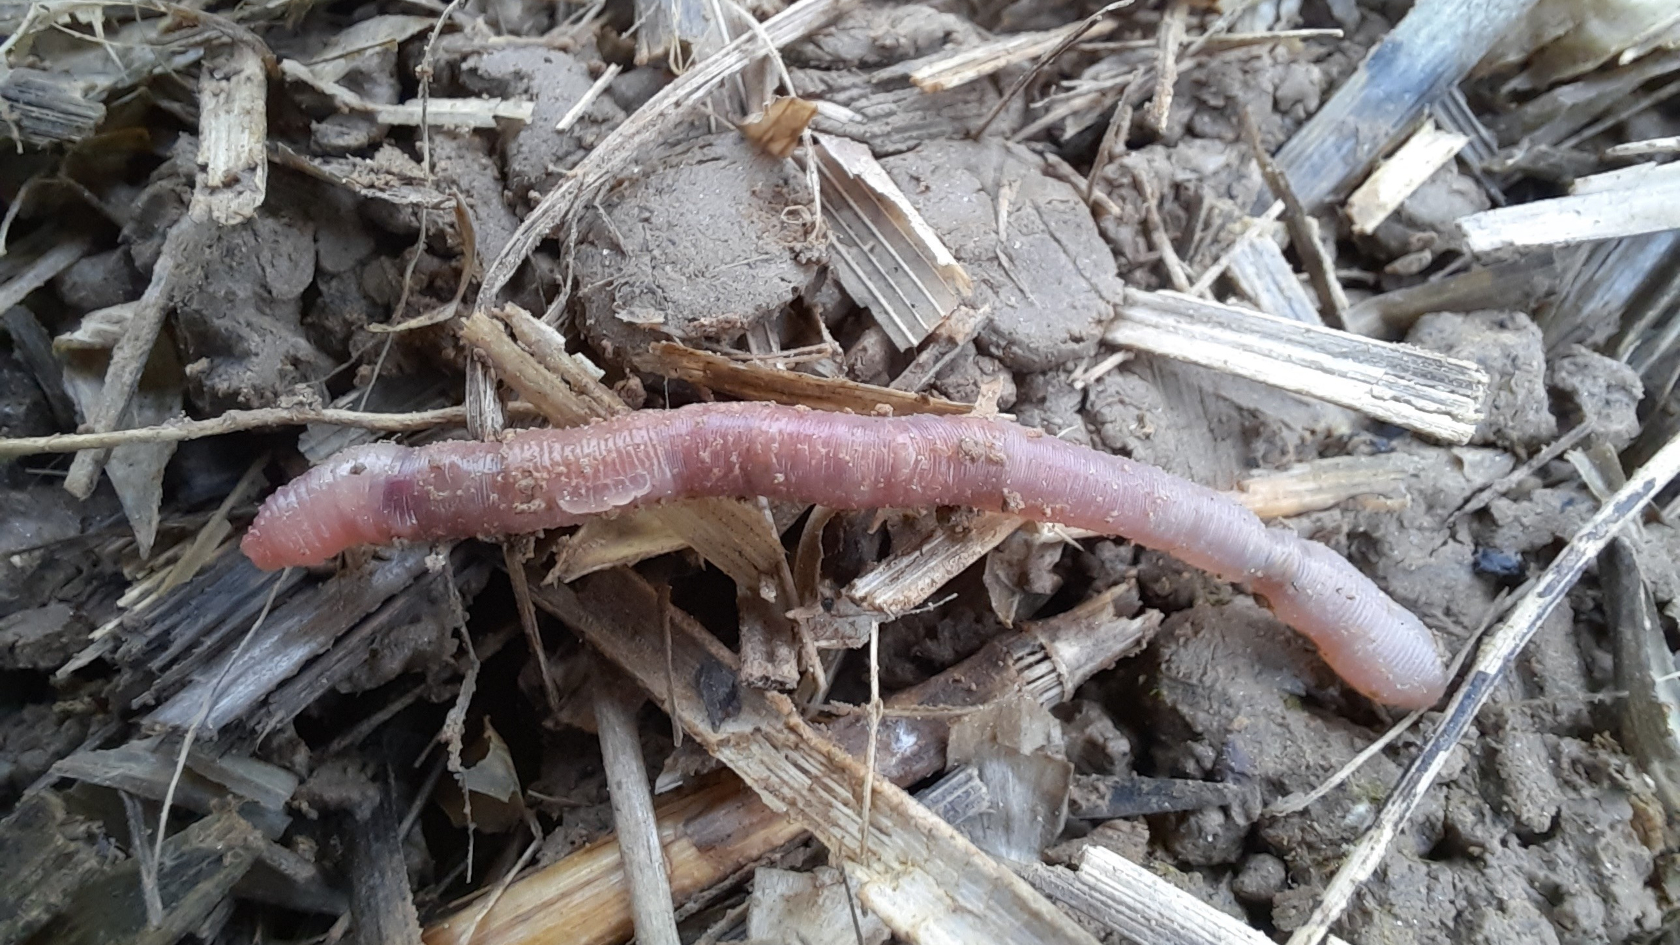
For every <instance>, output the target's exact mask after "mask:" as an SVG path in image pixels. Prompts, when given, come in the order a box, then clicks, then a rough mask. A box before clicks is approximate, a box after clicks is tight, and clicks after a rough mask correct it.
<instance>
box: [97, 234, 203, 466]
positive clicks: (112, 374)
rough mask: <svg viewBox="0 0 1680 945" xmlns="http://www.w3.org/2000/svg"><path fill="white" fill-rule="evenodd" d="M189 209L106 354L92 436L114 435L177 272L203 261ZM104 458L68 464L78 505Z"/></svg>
mask: <svg viewBox="0 0 1680 945" xmlns="http://www.w3.org/2000/svg"><path fill="white" fill-rule="evenodd" d="M194 203H195V205H194V206H189V207H188V208H187V211H186V212H185V213H183V214H182V215H181V218H180V219H179V220H176V221H175V224H174V225H173V226H171V227H170V228H169V235H168V236H166V237H165V238H164V241H163V249H162V251H160V252H159V254H158V258H157V262H156V263H155V264H154V265H153V266H152V281H151V282H150V283H149V284H148V285H147V286H146V291H145V292H143V293H142V294H141V295H140V298H139V300H138V301H136V302H135V303H134V313H133V316H132V317H131V318H130V319H129V322H128V328H127V330H126V331H124V332H123V335H122V338H121V339H120V340H119V341H118V342H117V346H116V347H115V348H113V349H112V350H111V363H110V365H109V366H108V367H107V368H106V369H105V387H104V389H103V390H101V391H100V394H99V402H98V404H96V405H95V406H94V408H93V410H91V411H89V416H88V418H87V426H88V429H89V430H90V431H91V432H94V433H109V432H110V431H112V430H114V429H116V427H117V421H118V420H120V419H121V418H122V414H123V410H124V409H125V408H127V407H128V402H129V400H130V399H132V398H133V397H134V391H135V389H136V388H137V387H139V385H140V373H141V371H142V370H144V368H145V367H146V361H147V360H148V359H149V358H150V357H151V355H152V346H153V345H154V344H156V343H157V337H158V332H159V331H160V330H161V329H162V328H163V316H164V315H165V314H166V313H167V312H168V311H169V305H170V303H171V302H172V301H173V300H174V299H173V296H174V294H175V282H176V276H177V274H178V273H179V272H180V271H181V270H182V269H185V268H189V267H191V266H192V264H193V263H192V258H193V257H196V256H200V255H202V253H201V252H200V251H201V250H202V249H203V244H204V242H205V240H206V239H207V236H208V233H209V232H210V230H211V225H210V224H209V223H208V222H207V221H205V220H203V219H200V217H199V213H200V212H201V211H200V209H199V207H198V206H196V203H197V201H195V202H194ZM202 212H208V211H202ZM108 458H110V452H109V451H107V450H100V449H93V450H86V451H84V452H81V453H78V454H77V455H76V458H75V460H74V461H73V462H72V463H71V464H70V474H69V475H68V476H67V477H65V480H64V488H65V490H66V491H68V492H69V493H70V494H71V495H73V496H75V497H77V498H78V499H85V498H87V497H88V496H90V495H92V494H93V489H94V486H96V485H98V483H99V473H100V471H101V470H103V469H104V468H105V461H106V460H107V459H108Z"/></svg>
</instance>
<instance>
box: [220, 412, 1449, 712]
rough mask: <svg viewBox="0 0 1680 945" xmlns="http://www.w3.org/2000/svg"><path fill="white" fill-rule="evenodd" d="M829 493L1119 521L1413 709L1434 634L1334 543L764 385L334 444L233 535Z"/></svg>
mask: <svg viewBox="0 0 1680 945" xmlns="http://www.w3.org/2000/svg"><path fill="white" fill-rule="evenodd" d="M719 496H722V497H747V496H764V497H767V498H770V499H778V500H783V501H789V502H801V503H805V504H818V505H823V506H827V507H830V508H841V509H883V508H928V507H934V506H968V507H972V508H977V509H981V510H985V511H993V512H999V511H1002V512H1009V513H1012V514H1015V515H1019V516H1022V517H1024V518H1028V519H1033V520H1036V521H1045V522H1057V523H1061V524H1064V525H1069V526H1073V527H1075V528H1083V529H1088V530H1090V531H1092V532H1094V533H1098V534H1107V535H1122V536H1125V537H1127V538H1129V539H1131V540H1133V541H1136V542H1137V543H1139V544H1141V545H1144V546H1146V547H1149V548H1155V549H1158V550H1161V551H1165V552H1168V553H1169V554H1172V555H1174V556H1176V557H1178V558H1179V559H1180V560H1182V561H1184V562H1186V563H1188V564H1191V565H1193V566H1195V567H1199V568H1202V569H1204V570H1207V571H1210V572H1212V573H1213V574H1215V575H1217V576H1219V577H1221V578H1223V579H1225V580H1229V581H1237V582H1242V583H1244V584H1246V585H1247V586H1248V587H1249V588H1250V589H1251V590H1252V591H1253V592H1254V593H1255V594H1256V595H1258V596H1260V597H1262V598H1263V599H1264V600H1265V601H1266V603H1267V604H1268V605H1269V606H1270V607H1271V609H1272V610H1273V612H1274V613H1276V614H1277V615H1278V617H1279V618H1280V619H1282V620H1283V621H1284V622H1285V623H1288V624H1289V625H1290V626H1293V627H1294V628H1295V629H1297V630H1299V631H1301V632H1302V633H1303V634H1305V635H1306V636H1308V637H1309V638H1311V639H1312V640H1313V641H1314V642H1315V643H1316V644H1317V645H1318V647H1319V650H1320V651H1321V652H1322V653H1323V655H1324V658H1325V660H1326V661H1327V662H1328V663H1329V664H1330V666H1331V667H1332V668H1333V669H1335V670H1336V671H1337V672H1338V673H1340V674H1341V675H1342V677H1343V678H1344V679H1346V680H1347V681H1348V682H1349V683H1350V684H1351V685H1353V686H1354V687H1355V688H1356V689H1358V690H1359V691H1361V692H1363V693H1365V694H1366V695H1368V696H1370V697H1372V698H1373V699H1377V700H1379V701H1382V702H1386V703H1389V704H1392V705H1397V706H1402V707H1405V708H1421V707H1424V706H1428V705H1430V704H1432V703H1433V702H1434V701H1435V700H1436V699H1437V698H1439V696H1440V694H1441V691H1442V688H1443V687H1444V685H1445V675H1444V672H1443V669H1442V666H1441V660H1440V656H1439V655H1438V653H1437V651H1436V648H1435V643H1434V638H1433V637H1432V636H1431V635H1430V633H1429V631H1428V629H1427V628H1425V627H1424V626H1423V624H1422V623H1421V622H1419V621H1418V619H1417V618H1416V617H1415V616H1413V615H1412V614H1411V613H1410V612H1408V611H1407V610H1405V608H1403V607H1401V606H1399V605H1398V604H1396V603H1395V602H1394V601H1393V600H1391V599H1389V597H1388V596H1387V595H1386V594H1384V593H1383V592H1382V591H1381V590H1380V589H1378V588H1377V586H1376V585H1375V584H1373V583H1372V582H1371V580H1370V579H1369V578H1367V577H1365V576H1364V575H1363V574H1361V573H1360V572H1359V571H1358V570H1357V569H1355V568H1354V567H1353V566H1352V565H1350V564H1349V563H1348V562H1347V560H1346V559H1344V558H1342V557H1341V556H1340V555H1337V554H1336V553H1335V552H1333V551H1331V550H1330V549H1328V548H1326V547H1324V546H1323V545H1321V544H1319V543H1317V542H1314V541H1308V540H1305V539H1302V538H1300V537H1299V536H1297V535H1296V534H1295V533H1294V532H1291V531H1288V530H1286V529H1281V528H1279V529H1268V528H1267V527H1266V526H1265V525H1264V524H1263V523H1262V522H1261V521H1260V519H1259V518H1257V517H1256V516H1255V515H1254V514H1253V513H1252V512H1250V511H1248V510H1247V509H1245V508H1243V507H1242V506H1241V505H1238V504H1237V503H1236V502H1234V501H1232V500H1231V499H1230V498H1228V497H1226V496H1223V495H1220V494H1219V493H1217V492H1214V491H1213V490H1211V489H1207V488H1205V487H1203V486H1199V485H1197V484H1195V483H1192V482H1190V481H1188V480H1185V479H1180V478H1179V477H1177V476H1173V475H1171V474H1169V473H1166V472H1163V471H1162V470H1160V469H1156V468H1155V467H1153V466H1148V465H1145V464H1142V463H1137V462H1133V461H1132V460H1129V459H1126V458H1124V457H1121V456H1112V455H1109V454H1106V453H1100V452H1097V451H1095V450H1091V449H1088V448H1086V447H1082V446H1077V445H1074V444H1071V443H1068V442H1066V441H1063V440H1060V439H1057V438H1056V437H1052V436H1048V435H1046V434H1044V433H1043V432H1042V431H1038V430H1029V429H1026V428H1024V427H1020V426H1017V425H1015V424H1013V423H1008V422H1005V421H1002V420H999V419H996V418H980V417H972V416H970V417H951V416H933V415H925V414H924V415H916V416H908V417H872V416H858V415H855V414H842V413H829V412H824V411H815V410H810V409H807V408H801V407H785V406H780V405H776V404H766V403H746V404H699V405H694V406H690V407H683V408H680V409H677V410H664V411H658V410H649V411H640V412H637V413H633V414H629V415H626V416H621V417H617V418H614V419H612V420H608V421H602V422H599V423H595V424H592V425H589V426H584V427H573V428H567V429H548V430H530V431H524V432H520V433H516V434H513V435H512V436H510V437H508V438H507V439H505V440H503V441H501V442H490V443H479V442H450V443H440V444H435V445H432V446H427V447H423V448H419V449H410V448H405V447H401V446H397V445H394V444H390V443H376V444H371V445H367V446H360V447H356V448H354V449H350V450H346V451H344V452H342V453H340V454H338V455H337V456H336V457H334V458H332V459H330V460H328V461H327V462H325V463H323V464H321V465H320V466H317V467H316V468H315V469H313V470H311V471H310V472H309V473H308V474H306V475H305V476H303V477H302V478H300V479H298V480H297V481H295V482H293V483H291V484H290V485H288V486H286V487H285V488H283V489H281V490H280V491H279V492H277V493H275V494H274V495H273V496H271V497H270V498H269V500H268V501H267V502H266V503H265V504H264V505H263V507H262V509H261V511H260V512H259V513H258V515H257V519H256V521H255V523H254V524H253V525H252V527H251V529H250V531H249V532H247V533H246V535H245V538H244V541H243V544H242V547H243V548H244V550H245V553H246V554H247V555H249V556H250V558H251V560H252V561H253V562H255V563H256V564H257V565H258V566H259V567H262V568H270V569H272V568H278V567H284V566H287V565H313V564H320V563H322V562H324V561H326V560H328V559H330V558H331V557H332V556H333V555H335V554H338V553H339V552H341V551H344V550H346V549H348V548H351V547H354V546H356V545H362V544H388V543H390V542H392V541H395V540H399V539H403V540H436V539H445V538H465V537H470V536H475V535H508V534H522V533H528V532H534V531H538V530H542V529H548V528H555V527H558V526H562V525H571V524H576V523H578V522H581V521H583V520H584V519H587V518H589V517H591V516H595V515H600V514H603V513H609V512H614V511H617V510H623V509H633V508H639V507H643V506H648V505H653V504H657V503H660V502H664V501H667V500H672V499H685V498H700V497H719Z"/></svg>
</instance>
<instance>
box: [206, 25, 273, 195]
mask: <svg viewBox="0 0 1680 945" xmlns="http://www.w3.org/2000/svg"><path fill="white" fill-rule="evenodd" d="M198 95H199V106H198V111H199V127H198V164H199V166H200V167H201V168H203V170H202V172H201V175H200V180H201V183H202V193H203V195H204V199H205V200H206V201H207V202H208V204H209V209H210V218H211V219H213V220H215V221H216V223H218V224H219V225H221V226H237V225H238V224H240V223H244V222H245V221H246V220H249V219H251V218H252V217H254V216H256V215H257V208H258V207H260V206H262V202H263V200H264V198H266V197H267V196H268V154H267V153H266V152H265V148H266V146H267V143H268V74H267V72H266V70H265V69H264V65H263V60H262V56H261V55H260V54H258V52H257V51H256V50H255V49H253V48H252V47H251V46H249V45H247V44H245V43H228V44H225V45H223V46H221V47H219V48H218V49H217V50H216V51H213V52H212V53H210V54H208V59H207V61H206V62H205V65H204V72H203V75H202V76H201V77H200V78H199V82H198Z"/></svg>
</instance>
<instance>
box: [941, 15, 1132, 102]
mask: <svg viewBox="0 0 1680 945" xmlns="http://www.w3.org/2000/svg"><path fill="white" fill-rule="evenodd" d="M1113 29H1114V24H1112V23H1110V22H1107V21H1104V22H1101V23H1098V24H1096V25H1095V26H1091V27H1087V26H1086V25H1085V24H1084V23H1070V24H1068V25H1067V26H1062V27H1058V28H1056V29H1051V30H1039V31H1037V32H1032V33H1016V34H1015V35H1013V36H1000V37H998V38H997V39H994V40H989V41H987V42H984V43H980V44H979V45H976V46H970V47H968V48H967V49H959V50H957V51H956V52H954V53H946V54H940V55H936V56H934V57H932V58H930V59H927V60H923V61H922V62H921V63H920V64H919V65H917V66H916V68H915V69H913V70H911V72H910V81H911V82H913V83H915V85H916V87H917V88H919V89H921V90H922V91H923V92H943V91H946V90H947V89H954V88H957V87H959V86H963V85H967V84H968V83H970V82H973V81H974V80H976V79H983V78H985V77H986V76H989V75H993V74H995V73H997V72H999V71H1002V70H1004V69H1007V68H1009V67H1010V66H1014V65H1019V64H1020V63H1023V62H1026V61H1027V60H1029V59H1036V58H1038V57H1039V56H1042V55H1044V54H1045V53H1047V52H1050V51H1051V50H1053V49H1055V48H1056V47H1057V46H1059V45H1061V44H1062V43H1063V42H1065V41H1066V40H1067V38H1068V37H1069V36H1074V37H1076V38H1083V39H1086V40H1092V39H1100V38H1101V37H1103V36H1106V35H1108V34H1109V33H1110V32H1112V31H1113Z"/></svg>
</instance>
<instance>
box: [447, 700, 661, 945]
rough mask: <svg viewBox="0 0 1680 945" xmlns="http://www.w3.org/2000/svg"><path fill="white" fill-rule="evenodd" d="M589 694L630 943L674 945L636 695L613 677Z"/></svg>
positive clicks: (656, 819) (639, 701) (657, 822)
mask: <svg viewBox="0 0 1680 945" xmlns="http://www.w3.org/2000/svg"><path fill="white" fill-rule="evenodd" d="M593 688H594V690H595V729H596V731H597V733H598V734H599V735H600V737H601V762H602V765H603V767H604V768H605V769H606V775H607V794H608V797H609V798H610V799H611V801H612V810H613V824H614V826H615V827H617V828H618V852H619V856H620V858H621V862H623V864H624V876H625V879H626V881H627V882H628V884H629V886H630V915H631V920H632V922H633V923H634V925H635V929H636V941H637V942H638V943H642V945H679V943H680V942H681V939H680V938H679V937H678V936H677V920H676V916H675V915H674V914H673V913H672V911H671V880H670V877H669V876H667V875H666V873H665V851H664V848H663V847H661V846H660V843H659V820H658V818H656V817H655V816H654V812H653V794H652V793H651V792H650V791H649V790H648V777H647V769H646V768H645V767H643V765H642V739H641V735H640V733H638V731H637V729H636V708H637V707H638V706H640V705H641V704H642V692H641V690H639V689H637V688H636V687H635V686H634V685H633V684H628V685H627V684H626V683H625V681H624V680H622V679H621V678H620V677H619V675H618V674H617V673H616V672H609V673H606V674H605V675H604V676H603V677H602V678H599V679H597V680H596V682H595V685H594V687H593ZM629 693H634V695H630V694H629ZM469 941H470V940H469Z"/></svg>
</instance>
